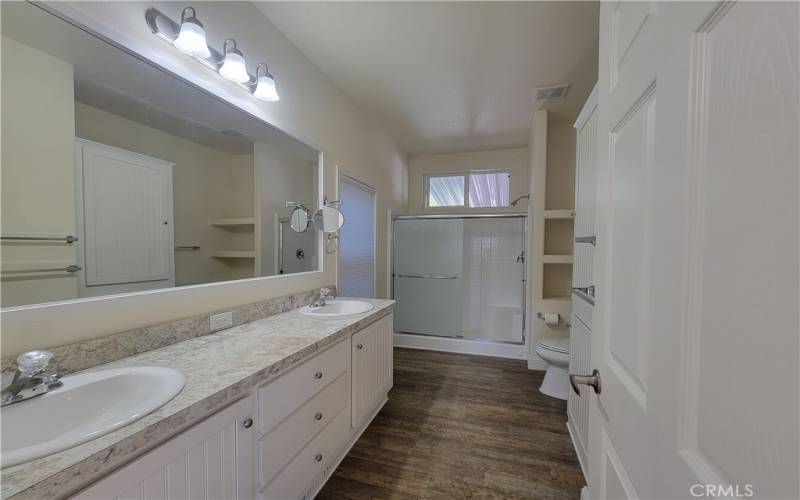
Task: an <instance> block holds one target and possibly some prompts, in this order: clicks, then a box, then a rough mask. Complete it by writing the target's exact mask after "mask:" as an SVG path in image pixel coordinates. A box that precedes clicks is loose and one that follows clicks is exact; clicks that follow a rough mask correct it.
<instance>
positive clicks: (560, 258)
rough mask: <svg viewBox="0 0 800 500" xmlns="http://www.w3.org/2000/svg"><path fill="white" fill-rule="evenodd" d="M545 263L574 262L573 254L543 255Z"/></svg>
mask: <svg viewBox="0 0 800 500" xmlns="http://www.w3.org/2000/svg"><path fill="white" fill-rule="evenodd" d="M542 263H543V264H572V255H543V256H542Z"/></svg>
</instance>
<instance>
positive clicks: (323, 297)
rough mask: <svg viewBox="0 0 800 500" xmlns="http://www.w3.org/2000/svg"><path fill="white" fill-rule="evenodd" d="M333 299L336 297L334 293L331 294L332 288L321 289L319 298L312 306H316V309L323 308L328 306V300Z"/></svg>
mask: <svg viewBox="0 0 800 500" xmlns="http://www.w3.org/2000/svg"><path fill="white" fill-rule="evenodd" d="M333 298H335V297H334V295H333V293H331V289H330V288H320V289H319V297H318V298H317V300H315V301H314V303H313V304H311V305H312V306H314V307H322V306H324V305H325V304H326V301H327V300H328V299H333Z"/></svg>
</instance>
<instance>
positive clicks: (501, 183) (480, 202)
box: [425, 171, 511, 208]
mask: <svg viewBox="0 0 800 500" xmlns="http://www.w3.org/2000/svg"><path fill="white" fill-rule="evenodd" d="M510 181H511V174H510V173H508V172H507V171H492V172H470V173H467V174H455V175H452V174H451V175H428V176H426V177H425V206H426V207H428V208H433V207H467V206H468V207H470V208H485V207H507V206H508V201H509V200H508V192H509V186H510Z"/></svg>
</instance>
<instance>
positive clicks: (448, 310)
mask: <svg viewBox="0 0 800 500" xmlns="http://www.w3.org/2000/svg"><path fill="white" fill-rule="evenodd" d="M525 220H526V219H525V216H524V215H500V214H497V215H496V214H491V215H489V216H479V215H475V216H457V217H453V216H398V217H395V218H394V221H393V253H392V255H393V268H392V278H393V282H392V286H393V291H394V299H395V300H396V301H397V303H396V304H395V319H394V322H395V331H397V332H398V333H412V334H419V335H429V336H438V337H452V338H464V339H473V340H485V341H493V342H503V343H512V344H523V343H524V340H525V240H526V238H525Z"/></svg>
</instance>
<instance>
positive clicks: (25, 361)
mask: <svg viewBox="0 0 800 500" xmlns="http://www.w3.org/2000/svg"><path fill="white" fill-rule="evenodd" d="M51 359H53V353H52V352H50V351H29V352H26V353H22V354H20V355H19V356H17V365H18V366H19V371H20V372H22V373H25V374H31V373H37V372H41V371H43V370H44V369H45V368H47V365H48V363H50V360H51Z"/></svg>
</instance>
